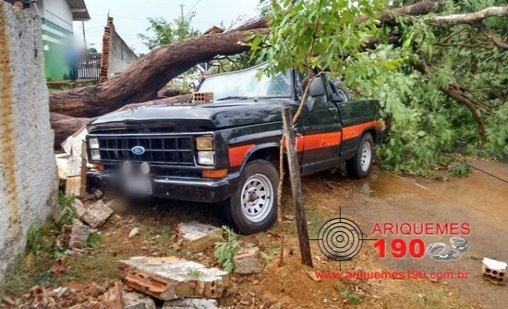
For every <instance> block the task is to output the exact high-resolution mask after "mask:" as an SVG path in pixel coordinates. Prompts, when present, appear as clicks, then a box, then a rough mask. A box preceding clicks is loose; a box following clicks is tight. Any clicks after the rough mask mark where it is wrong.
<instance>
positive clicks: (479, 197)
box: [342, 161, 508, 308]
mask: <svg viewBox="0 0 508 309" xmlns="http://www.w3.org/2000/svg"><path fill="white" fill-rule="evenodd" d="M473 165H474V166H476V167H479V168H481V169H482V170H485V171H487V172H490V173H492V174H495V175H497V176H498V177H501V178H503V179H508V164H505V163H500V162H486V161H476V162H473ZM345 183H346V184H347V185H351V186H352V187H353V188H354V189H355V190H357V191H360V192H361V194H362V195H364V196H366V197H367V199H365V200H363V199H350V200H348V201H347V203H346V205H344V206H347V207H343V209H342V215H343V216H344V217H347V216H349V217H351V218H356V219H357V220H358V221H359V223H360V225H361V226H362V229H363V232H364V233H365V234H367V235H369V234H370V235H369V236H372V232H373V227H374V226H375V224H376V223H379V224H384V223H393V224H397V223H399V224H402V223H416V224H418V225H417V226H420V225H419V224H420V223H440V224H443V223H449V224H450V223H454V222H455V223H459V224H460V225H462V224H469V226H470V234H469V235H465V236H464V238H465V239H467V240H468V241H469V243H470V244H471V246H470V248H469V250H468V251H467V252H465V253H464V254H462V255H461V257H460V258H459V259H457V260H449V261H435V260H433V259H431V258H430V257H429V256H424V257H423V258H420V259H413V258H410V257H407V256H406V257H405V258H399V259H396V258H394V257H393V256H391V252H392V251H391V249H390V248H389V247H388V248H387V251H386V255H387V257H386V258H384V259H380V260H381V261H382V263H383V264H385V265H386V266H387V267H389V268H393V269H397V270H400V271H408V270H422V269H423V270H424V271H425V272H426V274H429V273H431V272H436V273H441V274H443V275H445V276H451V275H450V274H454V277H455V278H443V279H440V280H439V282H441V283H446V284H448V285H451V286H454V287H456V288H458V290H459V291H460V292H461V293H462V294H464V295H468V296H470V297H471V298H472V299H475V300H478V301H479V303H481V304H483V305H485V306H486V307H488V308H506V304H507V303H508V287H507V286H496V285H493V284H491V283H488V282H487V281H485V280H483V279H482V275H481V265H482V263H481V258H482V257H492V258H496V259H498V260H501V261H507V260H508V247H507V242H506V240H507V239H508V225H507V220H508V184H507V183H505V182H503V181H500V180H498V179H495V178H493V177H491V176H489V175H486V174H484V173H481V172H479V171H476V170H474V171H473V173H472V175H471V176H469V177H466V178H452V179H451V180H449V181H446V182H436V181H426V180H421V179H417V180H415V179H411V178H402V177H398V176H395V175H391V174H388V173H384V172H382V171H379V170H375V171H374V172H373V173H372V175H371V176H370V177H369V178H367V179H365V180H358V181H348V180H345ZM374 236H375V237H374V238H379V237H380V236H379V235H374ZM381 237H383V236H381ZM450 237H451V236H450V235H432V236H423V237H422V236H420V235H417V236H415V235H412V236H401V235H400V234H399V235H389V236H387V237H386V239H387V243H389V241H390V240H392V239H394V238H402V239H404V240H406V241H407V242H409V241H410V240H411V239H413V238H422V239H423V240H424V241H425V243H426V244H427V245H428V244H429V243H432V242H443V243H449V239H450ZM373 243H374V242H373V241H371V242H370V243H368V244H367V245H368V246H371V247H372V244H373ZM351 263H354V260H353V262H351ZM459 271H460V272H461V273H462V275H463V276H464V273H467V274H468V275H467V276H468V278H462V279H458V278H457V274H458V272H459Z"/></svg>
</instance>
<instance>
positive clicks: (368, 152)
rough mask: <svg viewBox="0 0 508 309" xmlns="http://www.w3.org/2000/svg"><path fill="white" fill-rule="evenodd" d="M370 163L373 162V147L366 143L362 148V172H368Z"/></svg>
mask: <svg viewBox="0 0 508 309" xmlns="http://www.w3.org/2000/svg"><path fill="white" fill-rule="evenodd" d="M370 161H372V145H371V144H370V143H369V142H365V143H364V144H363V147H362V156H361V158H360V167H361V168H362V171H364V172H366V171H367V170H368V169H369V167H370Z"/></svg>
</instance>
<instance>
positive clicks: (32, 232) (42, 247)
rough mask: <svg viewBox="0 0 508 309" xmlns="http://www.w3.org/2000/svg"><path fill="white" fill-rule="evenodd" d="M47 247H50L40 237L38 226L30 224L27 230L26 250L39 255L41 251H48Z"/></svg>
mask: <svg viewBox="0 0 508 309" xmlns="http://www.w3.org/2000/svg"><path fill="white" fill-rule="evenodd" d="M49 249H50V247H49V245H48V243H47V242H46V241H45V240H44V238H43V237H42V233H41V229H40V228H39V226H37V225H35V224H31V225H30V226H29V227H28V232H27V241H26V250H27V251H29V252H32V253H33V254H34V255H39V254H41V253H43V252H49Z"/></svg>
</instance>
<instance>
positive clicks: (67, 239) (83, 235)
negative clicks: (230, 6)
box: [63, 220, 90, 249]
mask: <svg viewBox="0 0 508 309" xmlns="http://www.w3.org/2000/svg"><path fill="white" fill-rule="evenodd" d="M88 235H90V227H88V226H86V225H84V224H83V223H81V222H79V220H74V223H73V224H72V225H64V227H63V243H64V244H65V245H67V246H68V247H69V248H71V249H82V248H85V247H86V242H87V240H88Z"/></svg>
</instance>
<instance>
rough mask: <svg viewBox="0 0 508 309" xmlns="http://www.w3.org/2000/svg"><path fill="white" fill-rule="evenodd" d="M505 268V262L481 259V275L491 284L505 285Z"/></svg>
mask: <svg viewBox="0 0 508 309" xmlns="http://www.w3.org/2000/svg"><path fill="white" fill-rule="evenodd" d="M506 266H507V264H506V263H505V262H500V261H496V260H494V259H489V258H483V264H482V273H483V278H484V279H485V280H487V281H489V282H491V283H494V284H498V285H504V284H506Z"/></svg>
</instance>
